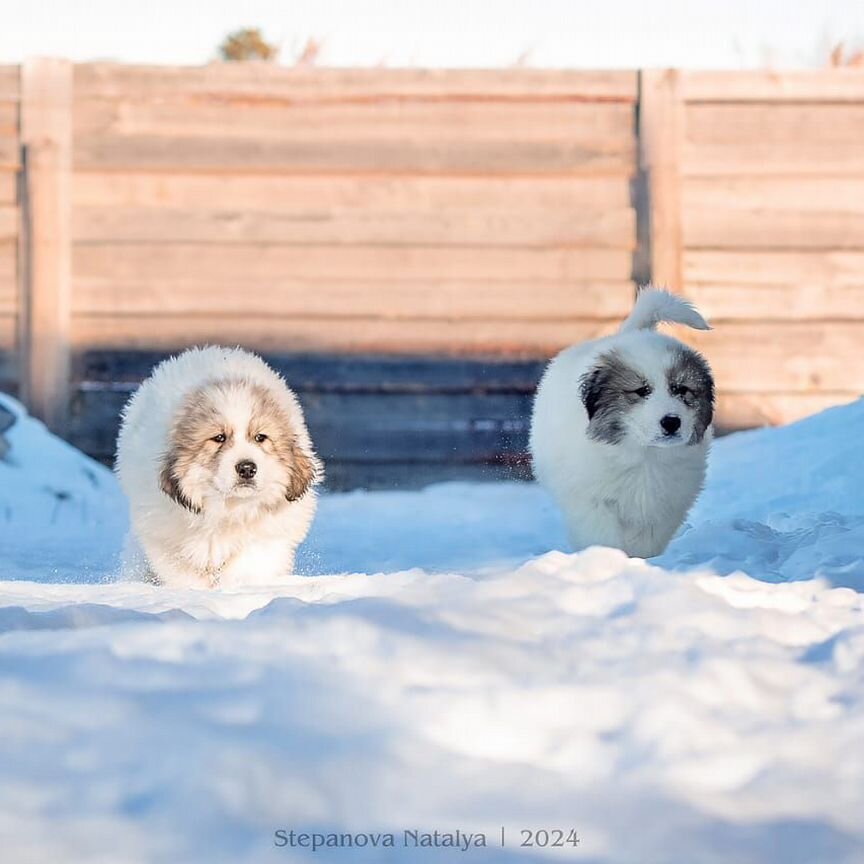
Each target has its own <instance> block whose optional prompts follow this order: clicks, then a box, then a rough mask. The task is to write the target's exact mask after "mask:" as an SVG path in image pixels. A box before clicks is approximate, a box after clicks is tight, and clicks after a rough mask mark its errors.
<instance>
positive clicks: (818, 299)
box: [685, 279, 864, 324]
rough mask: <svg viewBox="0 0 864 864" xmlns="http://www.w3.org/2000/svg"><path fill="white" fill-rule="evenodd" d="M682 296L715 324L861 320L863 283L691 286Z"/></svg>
mask: <svg viewBox="0 0 864 864" xmlns="http://www.w3.org/2000/svg"><path fill="white" fill-rule="evenodd" d="M685 293H686V295H687V297H688V298H689V299H690V300H692V301H693V302H694V303H695V304H696V305H697V306H698V307H699V310H700V311H701V312H702V313H703V314H704V315H706V317H707V318H708V319H709V320H710V321H711V322H712V323H714V324H719V323H720V322H723V321H754V322H756V321H818V320H820V319H821V320H823V321H826V320H830V321H840V320H845V321H862V320H864V279H862V281H861V284H859V285H825V284H819V283H812V282H808V281H802V282H799V283H789V284H787V283H776V284H758V283H756V284H746V283H745V284H737V283H731V284H730V283H728V282H692V283H689V284H688V285H687V288H686V291H685Z"/></svg>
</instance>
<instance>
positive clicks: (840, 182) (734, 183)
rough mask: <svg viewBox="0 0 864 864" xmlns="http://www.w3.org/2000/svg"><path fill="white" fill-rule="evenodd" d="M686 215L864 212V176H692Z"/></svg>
mask: <svg viewBox="0 0 864 864" xmlns="http://www.w3.org/2000/svg"><path fill="white" fill-rule="evenodd" d="M681 194H682V200H683V205H684V209H685V212H692V211H694V210H696V209H698V208H711V209H716V210H718V211H720V210H722V211H726V213H727V218H730V219H732V218H734V214H735V213H737V212H739V211H751V210H766V211H775V212H776V211H779V212H787V213H811V212H815V213H818V214H823V213H826V214H832V215H833V214H839V213H864V176H861V177H855V176H848V175H843V176H837V177H818V176H816V177H813V176H796V177H771V176H758V177H688V178H687V179H686V181H685V182H684V183H683V184H682V189H681Z"/></svg>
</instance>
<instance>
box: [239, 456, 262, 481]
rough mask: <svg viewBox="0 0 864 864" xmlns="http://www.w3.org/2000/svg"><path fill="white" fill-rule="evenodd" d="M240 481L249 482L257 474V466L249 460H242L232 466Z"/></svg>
mask: <svg viewBox="0 0 864 864" xmlns="http://www.w3.org/2000/svg"><path fill="white" fill-rule="evenodd" d="M234 470H235V471H236V472H237V476H238V477H239V478H240V479H241V480H251V479H252V478H253V477H254V476H255V475H256V474H257V473H258V466H257V465H256V464H255V463H254V462H253V461H252V460H251V459H244V460H243V461H242V462H238V463H237V464H236V465H235V466H234Z"/></svg>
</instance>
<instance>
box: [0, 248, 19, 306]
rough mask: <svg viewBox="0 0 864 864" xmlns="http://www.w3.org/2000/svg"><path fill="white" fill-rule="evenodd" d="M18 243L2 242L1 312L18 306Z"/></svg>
mask: <svg viewBox="0 0 864 864" xmlns="http://www.w3.org/2000/svg"><path fill="white" fill-rule="evenodd" d="M18 294H19V284H18V245H17V243H15V242H12V241H6V242H5V243H3V242H0V313H3V312H5V313H11V312H14V311H15V310H16V309H17V308H18Z"/></svg>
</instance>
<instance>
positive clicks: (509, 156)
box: [75, 129, 635, 175]
mask: <svg viewBox="0 0 864 864" xmlns="http://www.w3.org/2000/svg"><path fill="white" fill-rule="evenodd" d="M634 152H635V142H634V141H633V140H628V141H612V140H610V141H608V142H597V143H582V142H579V141H530V140H518V139H514V140H500V141H494V140H491V141H463V140H462V139H461V138H460V136H459V132H458V129H453V130H452V131H451V137H450V138H449V139H447V140H441V139H433V140H423V139H406V140H385V141H374V140H369V139H358V140H352V141H345V140H338V141H334V140H326V139H322V140H320V141H278V140H277V141H268V140H261V139H233V138H229V137H225V136H222V137H218V138H215V137H214V138H210V139H206V140H205V141H199V140H196V139H192V138H171V137H163V136H158V135H152V136H117V135H104V136H98V137H97V136H94V137H87V138H80V139H78V140H77V141H76V142H75V168H76V169H78V170H92V169H98V170H103V171H104V170H112V169H113V170H129V169H133V168H137V169H147V170H162V171H202V172H212V171H231V172H234V173H239V172H244V171H245V172H248V173H262V172H270V171H274V172H280V171H281V172H322V171H325V172H359V173H362V172H381V171H390V172H395V173H400V172H417V173H439V172H448V173H456V174H459V173H467V174H476V173H479V174H496V173H513V172H516V173H530V174H540V175H542V174H558V173H567V174H572V173H579V172H582V173H588V172H592V173H593V172H597V173H607V174H630V173H632V171H633V169H634V162H635V160H634Z"/></svg>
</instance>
